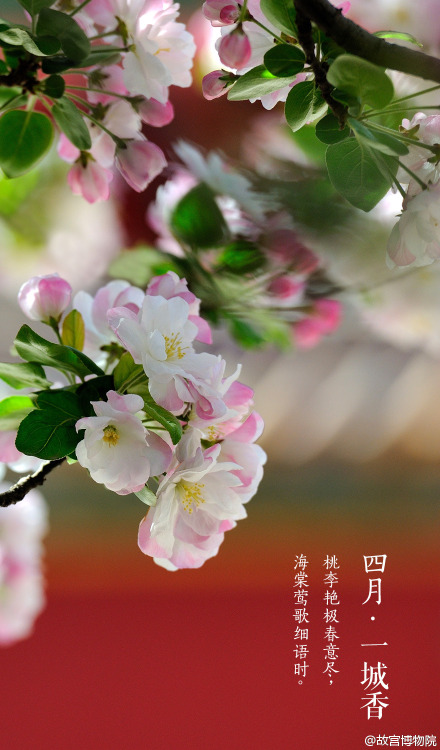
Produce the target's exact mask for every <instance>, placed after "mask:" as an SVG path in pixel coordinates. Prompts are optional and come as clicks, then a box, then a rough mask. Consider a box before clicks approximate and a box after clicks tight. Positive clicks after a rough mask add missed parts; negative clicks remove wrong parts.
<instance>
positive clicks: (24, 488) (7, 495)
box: [0, 458, 65, 508]
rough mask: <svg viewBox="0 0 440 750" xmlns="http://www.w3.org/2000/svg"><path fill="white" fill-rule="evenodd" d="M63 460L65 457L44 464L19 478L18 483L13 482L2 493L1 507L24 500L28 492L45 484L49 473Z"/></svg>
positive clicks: (0, 498)
mask: <svg viewBox="0 0 440 750" xmlns="http://www.w3.org/2000/svg"><path fill="white" fill-rule="evenodd" d="M63 461H65V459H64V458H57V459H56V461H51V462H50V463H48V464H44V466H42V467H41V469H38V471H36V472H35V473H34V474H30V475H29V476H27V477H22V478H21V479H19V480H18V482H17V483H16V484H13V485H12V487H10V488H9V490H6V492H2V493H1V494H0V507H2V508H7V507H8V506H9V505H15V503H18V502H20V500H23V498H24V497H26V495H27V494H28V492H30V491H31V490H34V489H35V487H39V486H40V485H41V484H43V482H44V481H45V479H46V477H47V475H48V474H50V472H51V471H53V470H54V469H56V467H57V466H59V465H60V464H62V463H63Z"/></svg>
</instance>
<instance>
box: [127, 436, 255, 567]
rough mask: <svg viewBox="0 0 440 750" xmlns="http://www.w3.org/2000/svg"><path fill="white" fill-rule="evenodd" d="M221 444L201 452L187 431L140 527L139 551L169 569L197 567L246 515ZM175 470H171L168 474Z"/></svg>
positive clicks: (231, 466) (234, 477)
mask: <svg viewBox="0 0 440 750" xmlns="http://www.w3.org/2000/svg"><path fill="white" fill-rule="evenodd" d="M219 454H220V445H216V446H212V447H211V448H208V449H207V450H205V451H203V450H202V448H201V446H200V441H199V440H198V439H197V437H196V435H195V433H194V431H191V432H190V433H186V434H185V435H184V437H183V438H182V441H181V443H180V444H179V446H178V448H177V450H176V457H175V460H174V464H173V465H172V467H171V470H170V471H169V473H168V474H167V476H166V477H165V478H164V479H163V480H162V482H161V483H160V485H159V488H158V491H157V503H156V506H155V507H154V508H150V510H149V512H148V514H147V515H146V516H145V518H144V519H143V521H142V522H141V525H140V527H139V546H140V548H141V550H142V551H143V552H144V553H145V554H147V555H151V556H152V557H154V560H155V562H157V563H158V564H159V565H162V566H163V567H166V568H168V569H170V570H175V569H176V568H197V567H200V565H202V564H203V563H204V561H205V560H207V559H208V558H209V557H212V556H213V555H216V554H217V551H218V548H219V546H220V544H221V542H222V540H223V534H224V532H225V531H227V530H228V529H231V528H232V527H233V526H235V522H236V521H237V520H239V519H240V518H245V517H246V511H245V509H244V507H243V504H242V501H241V498H240V495H239V492H238V490H239V487H240V486H241V480H240V479H239V478H238V477H237V476H236V475H235V474H234V473H233V472H234V470H238V469H240V467H239V466H238V465H237V464H236V463H234V462H233V461H219V460H218V458H219ZM173 466H174V470H173Z"/></svg>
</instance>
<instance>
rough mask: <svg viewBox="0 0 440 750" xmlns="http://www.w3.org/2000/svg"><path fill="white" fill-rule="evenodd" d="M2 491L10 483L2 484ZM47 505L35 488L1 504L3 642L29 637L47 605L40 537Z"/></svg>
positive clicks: (0, 630)
mask: <svg viewBox="0 0 440 750" xmlns="http://www.w3.org/2000/svg"><path fill="white" fill-rule="evenodd" d="M0 489H1V491H4V490H6V489H7V485H5V484H3V483H2V484H1V488H0ZM46 515H47V514H46V506H45V503H44V500H43V498H42V496H41V495H40V493H39V492H37V491H36V490H32V491H31V492H29V494H28V495H27V496H26V497H25V499H24V500H22V501H21V502H19V503H17V504H16V505H12V506H11V507H9V508H0V645H2V646H8V645H10V644H11V643H14V642H15V641H17V640H20V639H21V638H26V636H28V635H29V634H30V632H31V630H32V626H33V623H34V620H35V618H36V617H37V615H38V614H39V613H40V612H41V610H42V608H43V606H44V590H43V575H42V570H41V555H42V545H41V539H42V537H43V535H44V533H45V532H46V526H47V520H46Z"/></svg>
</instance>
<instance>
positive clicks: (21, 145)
mask: <svg viewBox="0 0 440 750" xmlns="http://www.w3.org/2000/svg"><path fill="white" fill-rule="evenodd" d="M52 138H53V127H52V123H51V121H50V120H49V118H47V117H46V115H43V114H41V113H40V112H25V111H24V110H12V111H10V112H6V114H4V115H2V117H1V118H0V167H1V168H2V169H3V172H4V173H5V175H6V176H7V177H18V176H19V175H21V174H24V173H25V172H27V171H28V170H29V169H31V168H32V167H33V166H34V165H35V164H36V163H37V162H38V161H39V160H40V159H41V158H42V157H43V156H44V154H45V153H46V152H47V151H48V149H49V147H50V144H51V143H52Z"/></svg>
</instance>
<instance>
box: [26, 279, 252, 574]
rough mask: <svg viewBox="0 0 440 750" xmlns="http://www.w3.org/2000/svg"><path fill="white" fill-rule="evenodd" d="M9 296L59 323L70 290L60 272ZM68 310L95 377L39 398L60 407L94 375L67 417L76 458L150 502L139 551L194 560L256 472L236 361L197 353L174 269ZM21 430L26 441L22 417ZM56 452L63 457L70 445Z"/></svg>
mask: <svg viewBox="0 0 440 750" xmlns="http://www.w3.org/2000/svg"><path fill="white" fill-rule="evenodd" d="M19 302H20V306H21V308H22V310H23V311H24V312H25V313H26V314H27V315H28V317H31V318H32V319H35V318H38V319H40V320H41V321H42V322H46V323H48V324H49V325H51V327H52V328H54V327H55V326H57V325H60V326H61V328H60V330H61V329H62V330H64V329H63V328H62V325H61V320H62V317H63V314H64V313H65V311H66V309H67V307H68V306H69V304H70V294H68V290H67V288H66V282H65V281H64V280H63V279H60V278H59V277H57V276H56V275H55V276H52V277H46V279H45V280H44V283H43V280H42V279H41V278H35V279H31V280H30V281H29V282H27V283H26V284H25V285H23V287H22V290H21V292H20V295H19ZM72 306H73V309H74V310H75V311H76V312H75V316H76V320H77V322H78V318H80V320H81V321H82V322H81V326H83V332H84V336H83V344H82V346H81V350H82V351H81V355H82V356H83V358H84V356H85V357H86V360H85V361H86V362H89V363H90V362H91V360H93V362H94V363H96V365H94V366H99V367H101V368H102V370H101V372H102V375H101V377H98V379H97V380H96V381H94V380H93V378H91V379H90V378H87V380H86V382H85V383H84V384H83V385H81V384H79V385H78V386H76V385H70V386H67V387H66V388H65V389H61V390H60V389H59V388H58V389H57V391H56V394H55V391H54V390H52V391H47V392H46V393H47V394H48V395H47V396H46V399H47V398H49V400H50V396H51V393H52V398H53V397H54V395H53V394H55V395H56V397H57V398H64V399H65V398H68V399H69V403H71V402H72V399H74V398H76V396H74V392H75V389H76V388H84V387H85V386H87V387H90V385H92V386H93V383H94V382H96V383H97V384H99V383H101V384H102V383H103V382H104V383H105V386H102V387H104V391H102V390H101V392H100V393H99V396H100V397H99V399H97V400H94V399H91V401H90V403H89V404H88V407H85V415H84V416H83V417H82V418H80V419H77V421H76V422H75V424H74V425H72V432H73V433H74V434H76V433H77V434H78V440H79V442H77V444H76V458H77V459H78V462H79V463H80V464H81V465H82V466H84V467H85V468H86V469H88V471H89V472H90V476H91V477H92V479H94V480H95V481H96V482H99V483H100V484H103V485H105V486H106V487H107V488H108V489H109V490H112V491H113V492H116V493H117V494H120V495H127V494H129V493H136V494H138V496H139V498H140V499H141V500H143V501H144V502H145V503H147V504H148V505H150V506H151V508H150V510H149V512H148V514H147V515H146V517H145V518H144V519H143V521H142V523H141V525H140V530H139V546H140V548H141V550H142V551H143V552H145V553H146V554H148V555H150V556H152V557H154V559H155V561H156V562H157V563H159V564H160V565H162V566H164V567H166V568H168V569H170V570H176V569H178V568H196V567H200V566H201V565H202V564H203V563H204V561H205V560H206V559H208V558H209V557H212V556H213V555H215V554H216V553H217V551H218V548H219V545H220V543H221V542H222V540H223V536H224V532H225V531H227V530H228V529H231V528H233V527H234V526H235V524H236V521H237V520H239V519H240V518H244V517H245V516H246V511H245V508H244V503H246V502H247V501H248V500H250V499H251V497H252V496H253V495H254V494H255V492H256V490H257V487H258V484H259V482H260V480H261V477H262V474H263V468H262V467H263V465H264V463H265V460H266V455H265V453H264V451H263V450H262V448H260V447H259V446H257V445H255V440H256V439H257V438H258V437H259V436H260V434H261V432H262V428H263V423H262V420H261V417H260V416H259V415H258V414H257V413H256V412H254V411H253V410H252V396H253V392H252V390H251V389H250V388H248V387H247V386H245V385H243V384H242V383H240V382H238V380H237V378H238V376H239V373H240V366H237V368H236V370H235V372H234V373H233V374H232V375H230V376H228V377H226V376H225V369H226V363H225V361H224V360H223V359H222V358H221V357H220V356H215V355H214V354H210V353H208V352H204V351H202V352H199V351H197V350H196V348H195V346H194V345H195V342H197V341H198V342H202V343H205V344H206V343H210V342H211V332H210V329H209V326H208V324H207V323H206V321H205V320H204V319H203V318H202V317H201V316H200V314H199V308H200V301H199V300H198V299H197V298H196V297H195V295H194V294H193V293H192V292H190V291H189V290H188V287H187V283H186V281H185V280H184V279H180V278H179V277H178V276H177V274H175V273H173V272H169V273H166V274H164V275H163V276H157V277H155V278H153V279H152V280H151V282H150V284H149V285H148V287H147V289H146V291H145V292H143V291H142V290H141V289H139V288H137V287H134V286H131V285H130V284H129V283H128V282H125V281H112V282H110V283H109V284H107V285H106V286H104V287H102V288H101V289H99V290H98V291H97V293H96V294H95V296H94V297H92V296H91V295H89V294H88V293H86V292H79V293H78V294H77V295H76V296H75V297H74V299H73V303H72ZM69 315H70V316H71V315H72V313H69V314H68V315H67V318H68V317H69ZM49 348H50V345H49ZM59 349H60V347H58V349H57V350H55V353H56V352H58V351H59ZM70 351H72V350H70ZM29 356H30V357H31V356H32V355H31V354H29ZM87 358H90V359H87ZM81 361H82V362H84V359H83V360H81ZM110 384H113V387H110V388H109V385H110ZM96 387H98V386H96ZM66 391H68V394H67V393H66ZM66 403H67V402H66ZM82 403H83V402H82V401H81V400H78V401H76V404H79V405H81V404H82ZM37 405H38V404H37ZM41 406H42V408H44V404H42V405H41ZM75 408H76V407H75ZM83 408H84V407H83ZM36 411H37V412H38V409H37V410H36ZM83 413H84V412H83ZM32 414H33V413H32ZM32 414H31V415H30V417H28V418H27V419H31V420H32V418H33V417H32ZM37 418H38V413H37ZM75 428H76V433H75ZM20 430H21V431H22V433H23V434H24V436H25V438H24V439H25V440H26V439H27V436H30V439H31V440H32V439H33V437H32V436H33V434H34V432H33V428H32V426H30V427H29V429H28V431H27V432H26V430H27V427H26V420H24V422H23V423H22V425H21V426H20V428H19V435H20ZM22 444H23V439H22V442H21V443H20V445H22ZM24 444H26V443H24ZM56 448H57V446H56ZM44 455H45V456H46V454H44ZM57 455H60V454H59V453H58V454H57ZM65 455H71V456H72V455H73V454H72V452H71V447H70V448H67V449H66V451H65ZM150 480H151V482H152V484H153V486H154V488H155V492H153V489H152V487H148V485H147V483H148V482H150Z"/></svg>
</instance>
